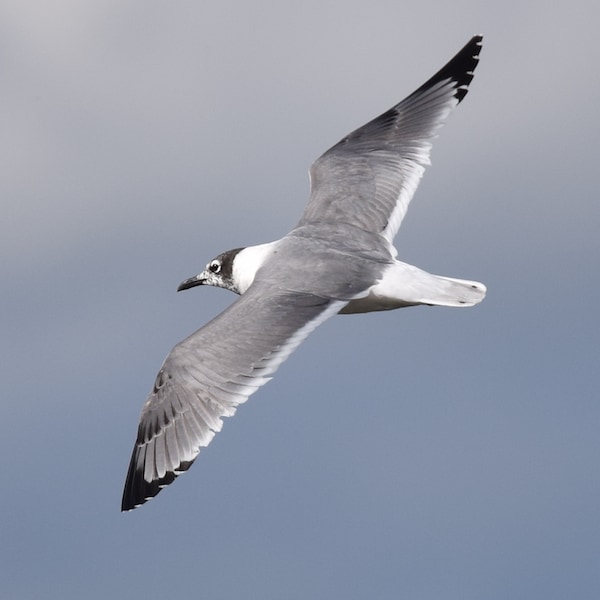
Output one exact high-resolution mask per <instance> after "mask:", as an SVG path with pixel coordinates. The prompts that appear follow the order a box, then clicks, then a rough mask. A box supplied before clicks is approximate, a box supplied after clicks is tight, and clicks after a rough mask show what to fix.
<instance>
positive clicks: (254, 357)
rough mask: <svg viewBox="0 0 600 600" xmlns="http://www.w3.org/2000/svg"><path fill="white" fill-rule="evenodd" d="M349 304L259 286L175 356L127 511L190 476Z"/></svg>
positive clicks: (146, 426) (143, 439) (146, 416)
mask: <svg viewBox="0 0 600 600" xmlns="http://www.w3.org/2000/svg"><path fill="white" fill-rule="evenodd" d="M344 305H345V302H342V301H337V300H331V299H329V298H321V297H318V296H315V295H312V294H308V293H300V292H289V291H284V290H273V289H272V287H270V286H268V285H267V284H264V283H258V282H255V283H254V284H253V285H252V286H251V287H250V288H249V289H248V291H247V292H246V293H245V294H244V295H243V296H241V297H240V299H239V300H237V302H235V303H234V304H232V305H231V306H230V307H229V308H228V309H226V310H225V311H224V312H222V313H221V314H220V315H218V316H217V317H216V318H215V319H213V320H212V321H211V322H210V323H208V324H207V325H206V326H204V327H203V328H202V329H200V330H198V331H197V332H196V333H194V334H192V335H191V336H190V337H188V338H187V339H185V340H183V341H182V342H181V343H179V344H177V346H175V347H174V348H173V350H171V352H170V353H169V355H168V356H167V358H166V359H165V361H164V363H163V365H162V367H161V369H160V371H159V373H158V376H157V377H156V383H155V385H154V388H153V390H152V392H151V393H150V395H149V396H148V399H147V401H146V403H145V405H144V408H143V410H142V415H141V418H140V424H139V428H138V437H137V441H136V443H135V446H134V449H133V453H132V456H131V462H130V465H129V470H128V473H127V479H126V482H125V489H124V492H123V501H122V506H121V507H122V510H130V509H132V508H135V507H136V506H139V505H140V504H143V503H144V502H146V500H148V499H149V498H152V497H153V496H155V495H156V494H158V492H159V491H160V490H161V488H163V487H164V486H166V485H168V484H169V483H171V482H172V481H173V480H174V479H175V477H176V476H177V475H179V474H180V473H181V472H183V471H185V470H187V469H188V468H189V467H190V466H191V464H192V463H193V461H194V460H195V458H196V457H197V456H198V453H199V452H200V448H202V447H204V446H207V445H208V444H209V443H210V441H211V440H212V438H213V437H214V435H215V433H216V432H218V431H220V430H221V427H222V425H223V422H222V417H230V416H232V415H233V414H234V413H235V411H236V408H237V406H238V405H239V404H241V403H243V402H245V401H246V400H247V398H248V397H249V396H250V395H251V394H252V393H254V392H255V391H256V390H257V389H258V388H259V387H260V386H262V385H264V384H265V383H266V382H267V381H268V380H269V379H270V376H271V375H272V374H273V373H274V372H275V371H276V370H277V368H278V366H279V365H280V364H281V363H282V362H283V361H284V360H285V359H286V358H287V357H288V356H289V355H290V354H291V352H292V351H293V350H294V349H295V348H296V347H297V346H298V345H299V344H300V342H302V340H303V339H304V338H305V337H306V336H307V335H308V334H309V333H310V332H311V331H312V330H313V329H315V328H316V327H317V326H318V325H319V324H320V323H322V322H323V321H324V320H325V319H327V318H328V317H330V316H332V315H333V314H335V313H336V312H338V311H339V310H340V308H341V307H342V306H344Z"/></svg>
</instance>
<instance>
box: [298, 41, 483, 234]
mask: <svg viewBox="0 0 600 600" xmlns="http://www.w3.org/2000/svg"><path fill="white" fill-rule="evenodd" d="M481 40H482V37H481V36H475V37H473V38H472V39H471V40H470V41H469V43H468V44H466V46H465V47H464V48H463V49H462V50H461V51H460V52H458V54H457V55H456V56H455V57H454V58H453V59H452V60H451V61H450V62H449V63H448V64H447V65H446V66H444V67H443V68H442V69H440V70H439V71H438V72H437V73H436V74H435V75H434V76H433V77H431V78H430V79H429V80H428V81H427V82H426V83H424V84H423V85H422V86H421V87H420V88H419V89H418V90H416V91H415V92H413V93H412V94H411V95H410V96H408V97H407V98H405V99H404V100H402V102H400V103H399V104H397V105H396V106H394V107H392V108H391V109H390V110H388V111H387V112H385V113H383V114H382V115H381V116H379V117H377V118H376V119H374V120H373V121H371V122H369V123H367V124H366V125H364V126H363V127H361V128H360V129H357V130H356V131H354V132H353V133H351V134H350V135H348V136H347V137H345V138H344V139H343V140H341V141H340V142H339V143H338V144H336V145H335V146H333V147H332V148H330V149H329V150H328V151H327V152H325V154H323V155H322V156H321V157H320V158H319V159H317V160H316V161H315V162H314V164H313V165H312V167H311V169H310V178H311V197H310V200H309V203H308V206H307V207H306V210H305V212H304V215H303V216H302V219H301V221H300V223H299V225H305V224H307V223H311V222H323V221H330V222H332V221H333V222H335V221H345V222H347V223H351V224H353V225H356V226H358V227H362V228H363V229H366V230H367V231H371V232H374V233H380V234H382V235H383V236H384V237H385V238H386V239H387V240H388V241H389V242H392V241H393V239H394V236H395V235H396V232H397V231H398V228H399V227H400V224H401V222H402V219H403V218H404V215H405V214H406V209H407V208H408V204H409V202H410V200H411V198H412V197H413V194H414V193H415V190H416V189H417V186H418V184H419V181H420V179H421V176H422V175H423V172H424V170H425V167H426V166H427V165H428V164H429V154H430V150H431V140H432V139H433V138H434V137H435V132H436V131H437V130H438V129H439V128H440V127H441V126H442V124H443V123H444V120H445V119H446V117H447V116H448V114H449V113H450V112H451V110H452V109H453V108H455V107H456V106H457V105H458V103H459V102H460V101H461V100H462V99H463V98H464V97H465V95H466V93H467V89H468V86H469V83H470V82H471V80H472V79H473V71H474V70H475V67H476V66H477V63H478V61H479V58H478V56H479V52H480V50H481Z"/></svg>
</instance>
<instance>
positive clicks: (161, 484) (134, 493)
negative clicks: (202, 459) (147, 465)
mask: <svg viewBox="0 0 600 600" xmlns="http://www.w3.org/2000/svg"><path fill="white" fill-rule="evenodd" d="M140 452H143V450H142V448H140V447H138V445H137V444H136V446H135V448H134V449H133V453H132V455H131V461H130V462H129V469H128V470H127V477H126V479H125V487H124V489H123V498H122V499H121V512H127V511H130V510H133V509H134V508H137V507H138V506H141V505H142V504H145V503H146V502H148V500H152V498H154V497H155V496H156V495H157V494H159V493H160V491H161V490H162V489H163V488H165V487H167V486H168V485H169V484H170V483H173V481H175V479H176V478H177V477H178V476H179V475H180V474H181V473H183V472H184V471H187V470H188V469H189V468H190V467H191V466H192V463H193V462H194V461H193V460H190V461H184V462H182V463H181V464H180V465H179V467H178V468H177V471H175V472H173V471H167V472H166V473H165V475H164V477H161V478H159V479H154V480H152V481H146V479H145V478H144V461H143V460H142V461H140V460H139V458H140V457H139V456H138V455H139V453H140Z"/></svg>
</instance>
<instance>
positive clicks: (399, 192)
mask: <svg viewBox="0 0 600 600" xmlns="http://www.w3.org/2000/svg"><path fill="white" fill-rule="evenodd" d="M481 40H482V37H481V36H475V37H473V38H472V39H471V40H470V41H469V42H468V43H467V44H466V45H465V47H464V48H463V49H462V50H460V52H458V54H457V55H456V56H455V57H454V58H453V59H452V60H451V61H450V62H449V63H448V64H447V65H446V66H444V67H443V68H442V69H441V70H440V71H438V72H437V73H436V74H435V75H434V76H433V77H431V78H430V79H429V80H428V81H427V82H426V83H424V84H423V85H422V86H421V87H420V88H419V89H417V90H416V91H415V92H413V93H412V94H411V95H410V96H408V97H407V98H405V99H404V100H402V102H400V103H399V104H396V106H394V107H392V108H391V109H390V110H388V111H387V112H385V113H383V114H382V115H381V116H379V117H377V118H376V119H374V120H373V121H370V122H369V123H367V124H366V125H364V126H363V127H361V128H359V129H357V130H356V131H354V132H353V133H351V134H350V135H348V136H346V137H345V138H344V139H343V140H341V141H340V142H339V143H338V144H336V145H335V146H333V147H332V148H331V149H329V150H328V151H327V152H325V154H323V155H322V156H321V157H320V158H319V159H317V160H316V161H315V163H314V164H313V165H312V166H311V168H310V182H311V193H310V200H309V202H308V206H307V207H306V210H305V211H304V214H303V216H302V218H301V219H300V222H299V223H298V224H297V225H296V226H295V227H294V229H292V231H291V232H290V233H288V234H287V235H286V236H284V237H283V238H281V239H280V240H277V241H275V242H270V243H267V244H261V245H258V246H251V247H247V248H237V249H235V250H229V251H228V252H224V253H222V254H219V255H218V256H217V257H216V258H215V259H213V260H211V261H210V262H209V263H208V264H207V265H206V268H205V269H204V270H203V271H202V272H201V273H200V274H199V275H196V276H194V277H192V278H190V279H187V280H186V281H184V282H183V283H182V284H181V285H180V286H179V288H178V289H179V290H186V289H188V288H191V287H194V286H197V285H214V286H218V287H222V288H226V289H228V290H231V291H233V292H235V293H237V294H239V295H240V298H239V299H238V300H237V301H236V302H234V303H233V304H232V305H231V306H229V307H228V308H227V309H226V310H224V311H223V312H222V313H221V314H220V315H218V316H217V317H216V318H214V319H213V320H212V321H210V322H209V323H208V324H206V325H205V326H204V327H202V328H201V329H199V330H198V331H197V332H196V333H194V334H192V335H191V336H190V337H188V338H187V339H185V340H183V341H182V342H180V343H179V344H177V345H176V346H175V347H174V348H173V349H172V350H171V352H170V353H169V355H168V356H167V358H166V359H165V361H164V363H163V365H162V367H161V369H160V371H159V372H158V376H157V377H156V382H155V383H154V387H153V389H152V391H151V392H150V395H149V396H148V399H147V400H146V403H145V404H144V408H143V409H142V414H141V418H140V424H139V428H138V434H137V440H136V442H135V446H134V449H133V454H132V457H131V462H130V465H129V471H128V472H127V480H126V482H125V490H124V492H123V501H122V505H121V509H122V510H130V509H132V508H135V507H136V506H139V505H140V504H143V503H144V502H146V501H147V500H149V499H150V498H152V497H153V496H156V494H158V492H160V490H161V488H163V487H165V486H167V485H168V484H170V483H171V482H172V481H173V480H174V479H175V477H177V475H179V474H180V473H182V472H183V471H185V470H187V469H188V468H189V467H190V465H191V464H192V463H193V462H194V460H195V459H196V457H197V456H198V453H199V452H200V448H202V447H204V446H207V445H208V444H209V443H210V441H211V440H212V438H213V436H214V435H215V433H216V432H217V431H220V430H221V426H222V424H223V423H222V420H221V419H222V417H230V416H232V415H233V414H234V413H235V411H236V408H237V406H238V405H239V404H241V403H242V402H245V401H246V400H247V399H248V397H249V396H250V395H251V394H253V393H254V392H255V391H256V390H258V388H259V387H261V386H262V385H264V384H265V383H267V381H269V379H270V378H271V376H272V375H273V374H274V373H275V371H276V370H277V368H278V367H279V365H280V364H281V363H282V362H283V361H284V360H285V359H286V358H287V357H288V356H289V355H290V354H291V353H292V352H293V350H294V349H295V348H296V347H297V346H298V345H299V344H300V342H302V341H303V340H304V338H306V336H307V335H308V334H309V333H310V332H311V331H313V329H315V328H316V327H317V326H318V325H320V324H321V323H323V322H324V321H325V320H326V319H328V318H329V317H331V316H333V315H335V314H336V313H359V312H368V311H376V310H390V309H394V308H401V307H404V306H415V305H418V304H425V305H435V306H459V307H460V306H473V305H474V304H477V303H478V302H481V301H482V300H483V298H484V296H485V293H486V288H485V286H484V285H483V284H481V283H478V282H476V281H466V280H463V279H453V278H450V277H440V276H438V275H431V274H430V273H427V272H425V271H422V270H421V269H418V268H417V267H413V266H411V265H408V264H406V263H403V262H400V261H398V260H396V254H397V252H396V250H395V248H394V247H393V246H392V242H393V239H394V236H395V235H396V232H397V231H398V228H399V227H400V223H401V222H402V219H403V217H404V214H405V213H406V209H407V207H408V203H409V202H410V200H411V198H412V196H413V194H414V192H415V190H416V188H417V185H418V183H419V180H420V179H421V176H422V175H423V171H424V170H425V167H426V165H428V164H429V153H430V149H431V140H432V139H433V138H434V137H435V133H436V131H437V130H438V129H439V128H440V127H441V125H442V124H443V122H444V120H445V119H446V117H447V116H448V114H449V113H450V112H451V111H452V109H453V108H455V107H456V106H457V105H458V104H459V102H460V101H461V100H462V99H463V98H464V97H465V95H466V93H467V89H468V86H469V84H470V82H471V80H472V79H473V71H474V70H475V67H476V66H477V63H478V60H479V58H478V56H479V52H480V50H481Z"/></svg>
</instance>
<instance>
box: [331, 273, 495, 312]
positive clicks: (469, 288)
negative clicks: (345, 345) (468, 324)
mask: <svg viewBox="0 0 600 600" xmlns="http://www.w3.org/2000/svg"><path fill="white" fill-rule="evenodd" d="M485 293H486V287H485V285H483V283H479V282H478V281H468V280H466V279H454V278H451V277H442V276H441V275H432V274H431V273H427V272H426V271H423V270H421V269H419V268H417V267H413V266H412V265H409V264H406V263H403V262H400V261H396V262H395V263H393V264H392V265H390V266H389V268H388V269H387V270H386V271H385V273H384V275H383V277H382V278H381V280H380V281H379V282H378V283H376V284H375V285H374V286H373V287H372V288H371V289H370V290H369V294H368V295H367V296H365V297H364V298H358V299H356V300H352V301H351V302H350V303H349V304H347V305H346V306H345V307H344V308H343V309H342V310H341V311H340V314H351V313H362V312H372V311H377V310H392V309H394V308H403V307H405V306H416V305H418V304H427V305H430V306H455V307H463V306H473V305H474V304H478V303H479V302H481V301H482V300H483V299H484V298H485Z"/></svg>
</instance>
